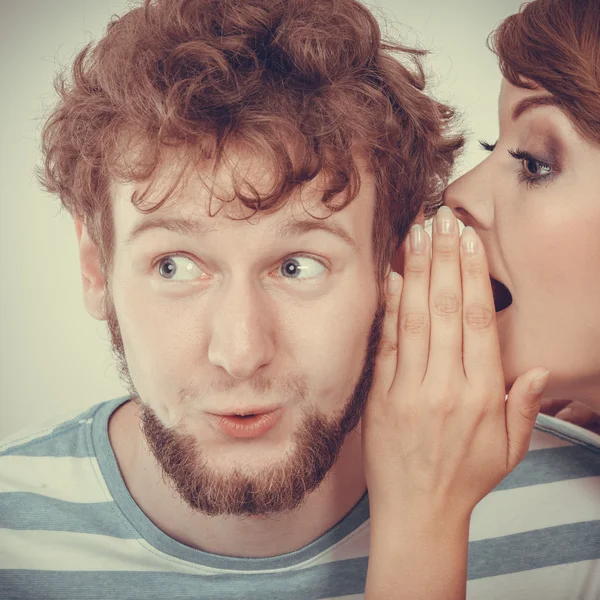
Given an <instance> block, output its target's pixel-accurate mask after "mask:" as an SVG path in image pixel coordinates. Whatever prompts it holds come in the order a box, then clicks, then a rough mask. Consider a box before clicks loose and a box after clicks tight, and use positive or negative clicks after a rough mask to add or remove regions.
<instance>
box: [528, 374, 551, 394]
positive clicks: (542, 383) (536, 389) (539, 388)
mask: <svg viewBox="0 0 600 600" xmlns="http://www.w3.org/2000/svg"><path fill="white" fill-rule="evenodd" d="M549 376H550V371H544V372H543V373H541V374H540V375H538V376H537V377H536V378H535V379H534V380H533V381H532V382H531V385H530V386H529V392H530V393H531V394H535V395H537V394H541V393H542V392H543V391H544V388H545V387H546V384H547V383H548V378H549Z"/></svg>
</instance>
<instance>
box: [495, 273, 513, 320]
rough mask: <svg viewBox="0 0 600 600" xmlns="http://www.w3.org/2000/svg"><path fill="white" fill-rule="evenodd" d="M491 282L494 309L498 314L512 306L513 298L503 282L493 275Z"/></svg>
mask: <svg viewBox="0 0 600 600" xmlns="http://www.w3.org/2000/svg"><path fill="white" fill-rule="evenodd" d="M490 281H491V282H492V293H493V294H494V307H495V309H496V312H497V313H498V312H500V311H502V310H505V309H506V308H508V307H509V306H510V305H511V304H512V301H513V297H512V294H511V293H510V290H509V289H508V288H507V287H506V286H505V285H504V284H503V283H502V282H501V281H498V280H497V279H494V278H493V277H492V276H491V275H490Z"/></svg>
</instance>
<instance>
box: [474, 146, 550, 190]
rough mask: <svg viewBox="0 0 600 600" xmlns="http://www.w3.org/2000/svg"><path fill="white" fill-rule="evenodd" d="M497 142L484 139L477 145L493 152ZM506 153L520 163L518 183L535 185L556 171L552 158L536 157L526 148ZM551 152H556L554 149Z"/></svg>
mask: <svg viewBox="0 0 600 600" xmlns="http://www.w3.org/2000/svg"><path fill="white" fill-rule="evenodd" d="M497 143H498V142H495V143H494V144H490V143H488V142H486V141H484V140H480V141H479V145H480V146H481V148H482V149H483V150H485V151H486V152H493V151H494V150H495V149H496V145H497ZM508 153H509V154H510V156H512V157H513V158H514V159H515V160H518V161H519V163H520V168H519V171H518V175H517V177H518V180H519V182H520V183H525V184H526V185H528V186H533V185H537V184H540V183H543V182H547V181H549V180H550V179H551V178H552V177H553V176H554V175H556V173H557V172H558V168H557V166H556V161H554V160H552V161H551V160H547V159H542V158H538V157H537V156H534V155H533V154H532V153H531V152H528V151H527V150H520V149H516V150H508ZM552 154H554V155H555V154H556V151H555V150H554V149H553V151H552Z"/></svg>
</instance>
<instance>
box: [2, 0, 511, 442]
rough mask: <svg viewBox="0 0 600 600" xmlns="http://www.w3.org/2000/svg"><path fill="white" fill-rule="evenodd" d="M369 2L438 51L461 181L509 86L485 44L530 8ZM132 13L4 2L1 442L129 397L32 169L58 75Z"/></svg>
mask: <svg viewBox="0 0 600 600" xmlns="http://www.w3.org/2000/svg"><path fill="white" fill-rule="evenodd" d="M315 1H318V0H315ZM365 4H367V5H368V6H369V7H371V8H373V9H374V11H375V14H376V16H377V17H378V18H379V21H380V23H381V24H382V26H383V31H384V33H386V32H387V33H390V34H393V35H395V36H396V37H398V36H401V37H402V39H404V40H405V41H406V42H407V43H410V44H414V43H415V42H416V43H418V44H419V46H420V47H424V48H427V49H430V50H431V52H432V54H431V56H430V57H429V59H428V61H427V66H428V69H429V70H430V71H431V72H432V75H433V77H432V79H431V88H430V91H433V92H434V94H435V96H436V97H437V98H439V99H441V100H443V101H445V102H448V103H450V104H452V105H453V106H456V107H457V108H458V109H459V110H460V111H461V113H462V117H463V125H464V128H465V130H466V132H467V134H468V144H467V148H466V151H465V153H464V155H463V158H462V160H461V161H460V162H459V164H458V165H457V168H456V173H455V175H456V176H457V175H460V174H461V173H463V172H464V171H465V170H467V169H469V168H470V167H472V166H474V165H475V164H477V163H478V162H479V161H480V160H482V158H483V156H484V154H483V151H481V150H480V149H479V147H478V143H477V141H478V140H479V139H485V140H487V141H490V142H494V141H495V140H496V137H497V131H498V129H497V101H498V91H499V86H500V80H501V78H500V74H499V71H498V68H497V64H496V59H495V57H494V55H493V54H492V53H491V52H490V51H489V50H488V49H487V48H486V46H485V41H486V38H487V36H488V34H489V33H490V32H491V31H492V29H494V28H495V27H496V26H497V25H498V24H499V22H500V21H501V20H502V19H503V18H504V17H506V16H507V15H509V14H511V13H513V12H516V11H517V10H518V8H519V6H520V4H521V0H418V1H415V0H378V1H376V2H373V1H372V2H367V3H365ZM127 7H128V3H127V2H124V1H123V0H19V1H18V2H16V1H14V0H0V81H1V82H2V91H1V92H0V126H1V129H0V259H1V261H0V264H1V265H2V267H3V270H2V273H1V275H0V438H1V437H3V436H5V435H7V434H9V433H12V432H14V431H16V430H18V429H20V428H22V427H25V426H27V425H28V424H29V423H32V422H35V421H40V420H45V419H47V418H49V417H51V416H53V415H55V414H57V413H65V412H69V411H72V410H77V409H81V410H83V409H84V408H85V407H87V406H90V405H92V404H95V403H97V402H101V401H103V400H108V399H111V398H114V397H116V396H121V395H124V394H125V390H124V389H123V388H122V386H121V384H120V381H119V379H118V377H117V374H116V371H115V368H114V363H113V360H112V357H111V355H110V344H109V337H108V333H107V332H106V329H105V324H104V323H101V322H98V321H95V320H94V319H92V318H91V317H90V316H89V315H88V314H87V313H86V312H85V309H84V307H83V302H82V292H81V281H80V275H79V263H78V257H77V244H76V237H75V231H74V227H73V223H72V219H71V217H70V216H69V215H68V213H66V212H64V211H63V210H62V209H61V208H60V203H59V201H58V199H57V198H55V197H52V196H50V195H48V194H46V193H45V192H42V190H41V189H40V187H39V185H38V183H37V180H36V177H35V173H34V171H35V167H36V166H37V165H39V164H40V159H41V155H40V151H39V135H40V130H41V126H42V122H43V117H44V115H45V114H47V112H48V110H49V108H50V107H51V106H52V105H53V103H54V102H55V95H54V91H53V88H52V81H53V78H54V75H55V73H56V71H57V69H58V68H59V67H60V66H62V65H65V64H68V63H69V62H70V61H71V60H72V59H73V58H74V56H75V53H76V52H77V51H78V50H79V49H80V48H81V47H82V46H83V45H84V44H85V43H87V42H88V41H90V40H97V39H99V38H100V37H101V36H102V35H103V32H104V29H105V26H106V24H107V22H108V21H109V19H110V17H111V15H113V14H123V12H126V10H127ZM386 22H387V23H389V25H391V27H392V28H391V29H387V27H388V26H387V25H386V24H385V23H386Z"/></svg>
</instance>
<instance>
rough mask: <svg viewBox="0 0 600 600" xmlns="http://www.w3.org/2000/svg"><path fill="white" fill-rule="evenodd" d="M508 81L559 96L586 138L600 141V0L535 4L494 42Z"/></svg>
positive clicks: (491, 43)
mask: <svg viewBox="0 0 600 600" xmlns="http://www.w3.org/2000/svg"><path fill="white" fill-rule="evenodd" d="M488 45H489V46H490V48H491V49H492V51H493V52H495V53H496V54H497V56H498V59H499V62H500V69H501V71H502V74H503V75H504V77H505V78H506V79H507V80H508V81H509V82H510V83H512V84H513V85H516V86H518V87H523V88H529V89H532V88H533V87H534V86H533V85H532V83H531V82H534V83H535V84H536V85H537V86H541V87H542V88H544V89H546V90H547V91H548V92H550V93H551V94H553V95H554V96H555V97H556V98H557V99H558V101H559V105H560V107H561V108H562V109H563V110H564V111H565V113H566V114H567V115H568V116H569V117H570V118H571V120H572V121H573V123H574V124H575V126H576V127H577V128H578V130H579V131H580V132H581V134H582V135H583V136H585V137H586V138H588V139H591V140H592V141H595V142H599V143H600V1H599V0H534V1H533V2H529V3H527V4H524V5H523V6H522V7H521V10H520V11H519V12H518V13H516V14H514V15H511V16H510V17H508V18H506V19H504V21H502V23H501V24H500V26H499V27H498V29H497V30H496V31H494V32H493V33H492V34H491V35H490V38H489V40H488Z"/></svg>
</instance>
